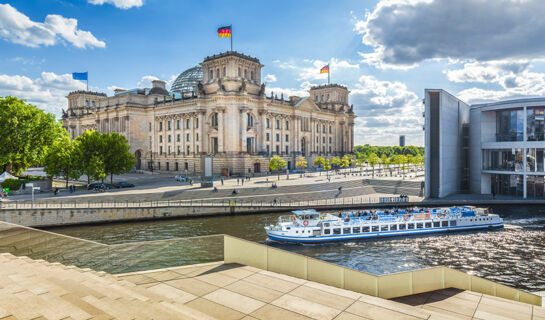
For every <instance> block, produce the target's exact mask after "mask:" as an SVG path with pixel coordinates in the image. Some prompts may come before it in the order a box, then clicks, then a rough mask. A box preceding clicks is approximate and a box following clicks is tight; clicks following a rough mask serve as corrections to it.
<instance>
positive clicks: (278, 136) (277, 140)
mask: <svg viewBox="0 0 545 320" xmlns="http://www.w3.org/2000/svg"><path fill="white" fill-rule="evenodd" d="M276 142H280V135H279V134H278V133H277V134H276Z"/></svg>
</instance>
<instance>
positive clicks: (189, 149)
mask: <svg viewBox="0 0 545 320" xmlns="http://www.w3.org/2000/svg"><path fill="white" fill-rule="evenodd" d="M189 151H190V149H189V146H187V154H189Z"/></svg>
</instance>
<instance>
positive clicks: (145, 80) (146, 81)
mask: <svg viewBox="0 0 545 320" xmlns="http://www.w3.org/2000/svg"><path fill="white" fill-rule="evenodd" d="M153 80H160V79H159V78H157V77H156V76H150V75H148V76H143V77H142V78H141V79H140V81H138V83H137V84H136V86H137V87H138V88H151V82H152V81H153Z"/></svg>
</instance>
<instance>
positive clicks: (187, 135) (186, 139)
mask: <svg viewBox="0 0 545 320" xmlns="http://www.w3.org/2000/svg"><path fill="white" fill-rule="evenodd" d="M185 141H186V142H189V133H188V134H186V136H185Z"/></svg>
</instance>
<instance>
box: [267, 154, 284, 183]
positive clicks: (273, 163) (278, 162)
mask: <svg viewBox="0 0 545 320" xmlns="http://www.w3.org/2000/svg"><path fill="white" fill-rule="evenodd" d="M287 165H288V163H287V162H286V160H284V159H282V158H281V157H279V156H274V157H272V158H271V160H269V168H270V169H271V170H272V171H278V180H280V170H282V169H285V168H286V167H287Z"/></svg>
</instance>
